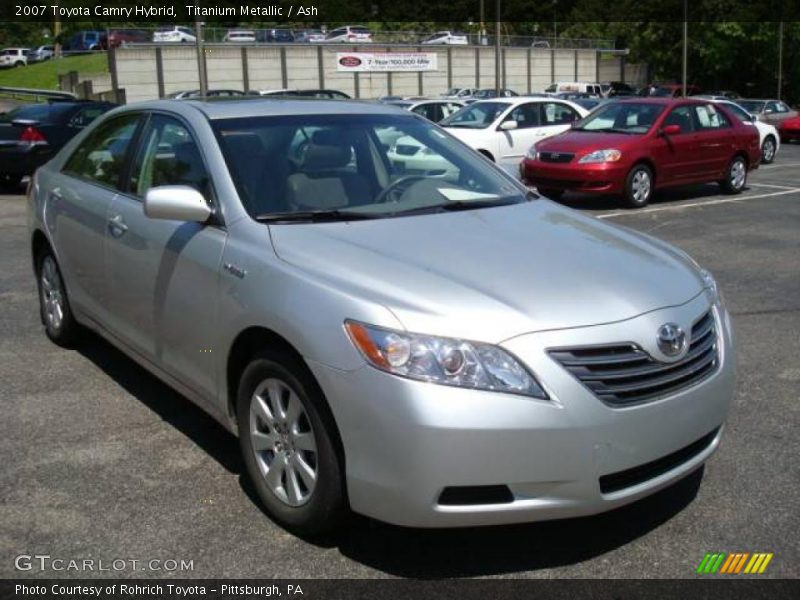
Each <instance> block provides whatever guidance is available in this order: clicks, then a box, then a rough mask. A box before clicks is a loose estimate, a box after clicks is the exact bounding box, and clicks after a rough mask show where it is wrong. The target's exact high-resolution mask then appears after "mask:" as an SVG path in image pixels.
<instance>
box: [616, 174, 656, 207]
mask: <svg viewBox="0 0 800 600" xmlns="http://www.w3.org/2000/svg"><path fill="white" fill-rule="evenodd" d="M622 194H623V198H624V199H625V204H627V205H628V206H630V207H631V208H641V207H642V206H647V203H648V202H649V201H650V197H651V196H652V195H653V172H652V171H651V170H650V167H648V166H647V165H635V166H634V167H633V168H632V169H631V170H630V172H629V173H628V176H627V177H626V178H625V187H624V189H623V191H622Z"/></svg>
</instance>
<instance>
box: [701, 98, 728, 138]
mask: <svg viewBox="0 0 800 600" xmlns="http://www.w3.org/2000/svg"><path fill="white" fill-rule="evenodd" d="M694 114H695V117H697V123H698V125H699V126H700V130H701V131H706V130H716V129H725V128H727V127H730V126H731V124H730V121H728V118H727V117H726V116H725V115H723V114H722V113H721V112H720V111H718V110H717V108H716V107H715V106H714V105H713V104H703V105H700V106H695V107H694Z"/></svg>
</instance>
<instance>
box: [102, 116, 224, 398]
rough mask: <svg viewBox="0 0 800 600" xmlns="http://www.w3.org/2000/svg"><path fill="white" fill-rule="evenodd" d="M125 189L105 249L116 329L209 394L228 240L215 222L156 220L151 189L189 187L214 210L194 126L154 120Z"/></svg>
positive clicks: (117, 201) (144, 352)
mask: <svg viewBox="0 0 800 600" xmlns="http://www.w3.org/2000/svg"><path fill="white" fill-rule="evenodd" d="M141 139H142V142H141V144H140V146H139V149H138V151H137V156H136V158H135V160H134V163H133V166H132V169H131V174H130V179H129V181H128V182H127V185H126V186H125V189H124V190H123V191H122V192H121V193H120V194H119V195H118V196H117V197H116V198H115V199H114V201H113V203H112V205H111V208H110V211H109V215H110V219H111V222H112V227H111V228H110V229H109V234H108V235H109V237H108V242H107V250H106V272H107V278H108V285H109V303H110V305H111V306H112V313H113V315H114V319H115V321H114V322H113V330H114V331H115V332H116V333H117V334H118V335H120V336H121V337H122V338H123V339H124V340H125V341H126V342H127V343H128V344H129V345H131V346H132V347H133V349H135V350H136V351H137V352H139V353H140V354H142V355H143V356H145V357H146V358H148V359H150V360H151V361H153V362H154V363H156V364H157V365H158V366H160V367H162V368H165V369H166V370H167V371H169V372H170V373H171V374H172V375H174V376H176V377H178V378H179V379H180V380H181V381H182V382H183V383H184V384H185V385H187V386H189V387H191V388H193V389H195V390H196V391H198V392H200V393H201V394H203V395H204V396H206V397H208V396H211V395H213V394H214V393H215V389H216V378H215V376H214V369H213V361H212V357H213V352H214V350H215V348H214V344H215V341H216V337H215V333H214V332H215V323H216V320H217V307H218V286H219V269H220V260H221V257H222V252H223V250H224V247H225V242H226V240H227V233H226V231H225V228H224V227H223V226H222V225H221V224H219V223H216V222H209V223H194V222H184V221H169V220H162V219H151V218H149V217H147V216H146V215H145V214H144V211H143V199H144V197H145V194H146V193H147V191H148V190H149V189H151V188H154V187H158V186H166V185H186V186H190V187H193V188H195V189H197V190H198V191H200V192H201V193H202V194H203V195H204V196H205V198H206V199H207V201H208V202H209V204H211V205H212V206H213V205H214V202H215V201H214V196H213V186H212V183H211V180H210V177H209V175H208V170H207V169H206V166H205V162H204V159H203V155H202V151H201V149H200V148H199V147H198V145H197V143H196V142H195V140H194V137H193V135H192V132H191V130H190V128H189V127H188V126H187V125H186V124H184V123H183V122H182V121H181V120H179V119H178V118H176V117H173V116H169V115H165V114H154V115H152V116H151V118H150V120H149V122H148V124H147V126H146V128H145V130H144V132H143V134H142V136H141Z"/></svg>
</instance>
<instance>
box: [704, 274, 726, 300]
mask: <svg viewBox="0 0 800 600" xmlns="http://www.w3.org/2000/svg"><path fill="white" fill-rule="evenodd" d="M700 277H701V278H702V279H703V287H705V288H706V289H707V290H708V291H709V293H710V294H711V299H712V302H714V304H717V303H719V302H721V301H722V295H721V294H720V291H719V286H717V281H716V279H714V276H713V275H712V274H711V272H710V271H707V270H706V269H703V268H700Z"/></svg>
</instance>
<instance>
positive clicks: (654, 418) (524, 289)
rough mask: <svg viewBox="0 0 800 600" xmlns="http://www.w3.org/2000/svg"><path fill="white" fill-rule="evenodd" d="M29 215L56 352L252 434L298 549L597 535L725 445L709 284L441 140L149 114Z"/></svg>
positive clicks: (320, 123) (84, 136)
mask: <svg viewBox="0 0 800 600" xmlns="http://www.w3.org/2000/svg"><path fill="white" fill-rule="evenodd" d="M401 138H402V139H405V140H409V144H413V146H414V147H415V148H417V149H418V150H419V149H420V148H421V151H420V152H419V154H420V159H419V160H415V161H413V163H412V162H409V161H405V160H404V158H403V153H402V152H400V151H397V148H395V151H393V152H392V151H391V149H392V147H393V144H395V142H396V141H397V140H398V139H401ZM425 157H427V158H428V160H427V161H426V160H422V158H425ZM28 205H29V225H30V236H31V237H30V242H31V250H32V254H33V264H34V268H35V274H36V278H37V282H38V285H39V297H40V301H41V302H40V310H41V317H42V322H43V323H44V327H45V331H46V333H47V335H48V336H49V337H50V339H52V340H53V341H54V342H55V343H57V344H60V345H64V346H68V345H72V344H76V343H80V337H81V334H82V333H84V332H85V330H86V329H89V330H93V331H94V332H96V333H98V334H100V335H101V336H103V337H105V338H107V339H108V340H110V341H111V342H112V343H113V344H115V345H117V346H118V347H119V348H120V349H122V350H123V351H124V352H125V353H127V354H128V355H129V356H130V357H131V358H132V359H133V360H135V361H137V362H139V363H141V364H142V365H144V366H145V367H146V368H147V369H149V370H150V371H152V372H153V373H155V374H156V375H157V376H159V377H160V378H162V379H163V380H164V381H166V382H168V383H169V384H170V385H172V386H174V387H175V388H176V389H178V390H180V391H181V392H182V393H183V394H185V395H186V396H187V397H189V398H191V399H192V400H193V401H194V402H196V403H197V404H198V405H199V406H201V407H202V408H203V409H204V410H206V411H208V412H209V413H210V414H211V415H213V416H214V417H215V418H216V419H218V420H219V421H220V422H221V423H222V424H223V425H224V426H225V427H227V428H229V429H230V430H231V431H233V432H236V433H238V436H239V439H240V441H241V450H242V454H243V457H244V462H245V465H246V467H247V471H248V473H249V476H250V477H251V478H252V480H253V482H254V486H255V489H256V490H257V491H258V494H259V496H260V499H261V500H262V502H263V504H264V506H265V507H266V509H267V510H268V511H269V513H270V514H271V515H272V516H273V517H274V519H275V520H276V521H278V522H280V523H282V524H283V525H284V526H285V527H287V528H289V529H290V530H293V531H297V532H302V533H315V532H320V531H323V530H325V529H330V528H332V527H334V526H336V525H337V524H339V523H341V522H342V520H341V517H342V516H343V515H344V514H346V512H347V511H348V510H354V511H356V512H359V513H363V514H366V515H369V516H372V517H375V518H378V519H382V520H385V521H388V522H392V523H397V524H402V525H409V526H423V527H440V526H461V525H488V524H497V523H512V522H523V521H531V520H539V519H552V518H560V517H569V516H576V515H587V514H592V513H597V512H600V511H605V510H608V509H611V508H614V507H616V506H619V505H622V504H625V503H628V502H632V501H634V500H636V499H638V498H641V497H643V496H646V495H648V494H651V493H653V492H654V491H656V490H658V489H661V488H663V487H665V486H668V485H670V484H671V483H673V482H674V481H676V480H677V479H679V478H681V477H683V476H685V475H687V474H688V473H690V472H692V471H694V470H695V469H697V468H698V467H699V466H700V465H702V464H703V463H704V461H705V460H706V459H707V458H708V457H709V456H710V455H711V454H712V453H713V452H714V451H715V450H716V448H717V446H718V444H719V441H720V436H721V434H722V431H723V427H724V422H725V418H726V415H727V412H728V407H729V403H730V401H731V397H732V393H733V386H734V356H733V343H732V335H733V334H732V330H731V321H730V318H729V316H728V313H727V311H726V310H725V307H724V305H723V302H722V299H721V298H720V295H719V293H718V291H717V287H716V284H715V282H714V280H713V278H712V277H711V275H710V274H709V273H708V272H706V271H704V270H702V269H701V268H699V267H698V266H697V265H696V264H695V263H694V262H693V261H692V260H691V259H690V258H689V257H688V256H687V255H686V254H685V253H683V252H682V251H680V250H678V249H677V248H674V247H671V246H668V245H667V244H664V243H663V242H660V241H658V240H656V239H654V238H651V237H648V236H646V235H643V234H640V233H635V232H632V231H630V230H627V229H624V228H619V227H615V226H613V225H611V224H608V223H604V222H600V221H598V220H595V219H593V218H590V217H586V216H583V215H581V214H579V213H577V212H574V211H572V210H569V209H567V208H565V207H563V206H560V205H558V204H556V203H553V202H551V201H550V200H548V199H546V198H542V197H539V196H537V195H536V194H534V193H533V192H531V191H529V190H527V189H526V188H525V187H523V186H522V185H521V184H520V183H518V182H517V181H515V180H514V179H513V178H511V177H509V176H508V175H506V174H505V173H504V172H502V171H501V170H499V169H498V168H496V167H495V166H494V165H492V164H490V163H489V162H488V161H486V160H485V159H483V158H482V157H481V156H480V155H478V154H477V153H475V152H473V151H472V150H471V149H469V148H468V147H467V146H465V145H464V144H462V143H461V142H460V141H458V140H456V139H455V138H453V137H452V136H450V135H449V134H448V133H446V132H445V131H444V130H442V129H441V128H439V127H437V126H436V125H434V124H432V123H430V122H428V121H426V120H425V119H423V118H421V117H419V116H416V115H413V114H410V113H406V112H401V111H397V110H396V109H392V108H390V107H384V106H380V105H372V104H365V103H357V102H346V101H345V102H329V101H314V102H305V101H303V102H301V101H286V100H281V101H270V100H262V99H252V100H244V101H222V102H205V101H202V100H188V101H186V102H173V101H161V102H152V103H145V104H139V105H130V106H127V107H123V108H120V109H117V110H115V111H112V112H110V113H108V114H107V115H105V116H104V117H103V118H101V119H99V120H98V121H97V122H96V123H95V124H93V125H92V126H91V127H90V128H88V129H87V130H86V131H85V132H83V133H81V134H79V135H78V136H77V137H76V138H74V139H73V140H72V141H71V142H70V143H69V144H68V145H67V146H66V147H65V148H64V149H63V150H62V151H61V152H60V153H59V154H58V155H57V156H56V157H55V158H54V159H53V160H52V161H51V162H49V163H48V164H47V165H45V166H44V167H42V168H41V169H39V171H38V172H37V173H36V175H35V176H34V178H33V180H32V182H31V186H30V198H29V203H28Z"/></svg>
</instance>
